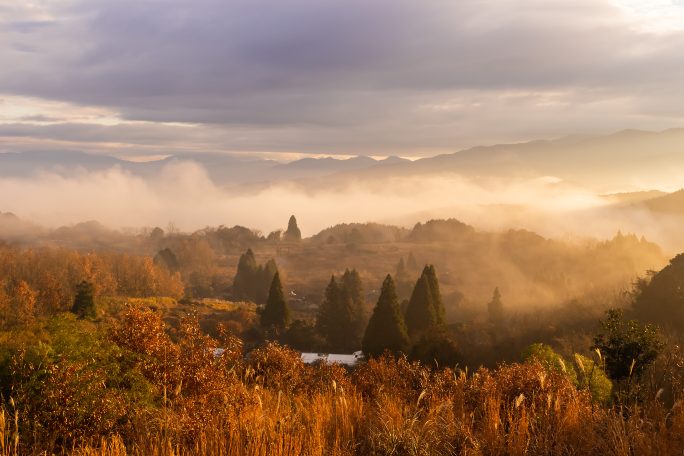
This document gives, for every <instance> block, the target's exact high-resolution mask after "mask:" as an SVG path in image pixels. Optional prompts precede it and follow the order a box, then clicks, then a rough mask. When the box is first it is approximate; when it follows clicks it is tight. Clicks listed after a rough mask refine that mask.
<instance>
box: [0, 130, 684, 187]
mask: <svg viewBox="0 0 684 456" xmlns="http://www.w3.org/2000/svg"><path fill="white" fill-rule="evenodd" d="M182 161H193V162H196V163H198V164H200V165H201V166H203V167H204V168H206V170H207V172H208V173H209V175H210V177H211V179H212V180H213V181H214V182H215V183H216V184H217V185H220V186H225V187H231V186H239V185H243V184H248V183H268V182H273V181H284V180H285V181H286V180H297V181H302V180H306V179H319V178H321V177H326V179H325V182H328V183H336V182H343V181H345V180H347V179H350V178H353V179H371V180H375V179H378V178H384V177H396V176H412V175H425V174H444V173H452V174H460V175H463V176H465V177H469V178H477V177H507V178H508V177H523V178H530V177H532V178H533V177H541V176H554V177H557V178H559V179H562V180H564V181H567V182H571V183H575V184H578V185H583V186H586V187H588V188H591V189H592V190H595V191H597V192H599V193H604V192H610V191H614V190H615V189H619V188H634V187H642V188H644V187H654V186H655V185H648V184H652V183H653V182H655V183H657V182H673V181H677V180H678V179H681V176H684V129H672V130H666V131H663V132H659V133H654V132H646V131H638V130H625V131H621V132H619V133H615V134H612V135H608V136H598V137H567V138H562V139H558V140H544V141H532V142H527V143H521V144H501V145H494V146H486V147H483V146H481V147H474V148H471V149H466V150H463V151H459V152H454V153H451V154H444V155H439V156H436V157H430V158H424V159H420V160H416V161H410V160H406V159H403V158H399V157H389V158H387V159H385V160H376V159H373V158H370V157H364V156H359V157H354V158H349V159H337V158H331V157H327V158H303V159H301V160H296V161H292V162H289V163H282V162H278V161H275V160H267V159H260V158H246V157H243V156H235V155H222V154H211V153H197V154H185V155H176V156H171V157H168V158H165V159H163V160H157V161H151V162H144V163H138V162H131V161H126V160H121V159H118V158H114V157H108V156H101V155H90V154H87V153H83V152H75V151H62V150H52V151H36V152H22V153H4V154H0V177H18V176H29V175H34V174H36V173H38V172H40V171H52V172H58V173H70V172H74V170H79V169H81V170H88V171H98V170H105V169H108V168H111V167H114V166H118V167H120V168H121V169H124V170H127V171H129V172H131V173H133V174H135V175H141V176H149V175H153V174H155V173H158V172H160V171H161V169H162V168H163V167H164V166H166V165H168V164H171V163H177V162H182ZM328 176H329V177H330V179H327V177H328Z"/></svg>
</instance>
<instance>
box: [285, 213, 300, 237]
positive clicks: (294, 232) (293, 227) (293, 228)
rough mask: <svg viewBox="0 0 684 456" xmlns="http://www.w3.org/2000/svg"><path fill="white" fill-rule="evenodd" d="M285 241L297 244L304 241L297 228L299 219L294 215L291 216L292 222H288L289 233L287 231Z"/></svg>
mask: <svg viewBox="0 0 684 456" xmlns="http://www.w3.org/2000/svg"><path fill="white" fill-rule="evenodd" d="M283 239H284V240H285V241H289V242H297V241H301V240H302V232H301V231H300V230H299V227H298V226H297V219H296V218H295V216H294V215H292V216H290V220H289V221H288V222H287V231H285V234H284V235H283Z"/></svg>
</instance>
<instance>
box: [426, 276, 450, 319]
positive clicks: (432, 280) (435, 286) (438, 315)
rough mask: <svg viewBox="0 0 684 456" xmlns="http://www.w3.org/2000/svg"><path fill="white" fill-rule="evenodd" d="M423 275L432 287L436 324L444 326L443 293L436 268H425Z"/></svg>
mask: <svg viewBox="0 0 684 456" xmlns="http://www.w3.org/2000/svg"><path fill="white" fill-rule="evenodd" d="M423 275H425V276H426V278H427V281H428V284H429V285H430V293H431V295H432V305H433V306H434V308H435V319H436V324H439V325H441V324H444V315H445V313H446V312H445V310H444V303H443V302H442V292H441V291H440V290H439V280H437V272H436V271H435V266H434V265H432V264H431V265H430V266H425V269H423Z"/></svg>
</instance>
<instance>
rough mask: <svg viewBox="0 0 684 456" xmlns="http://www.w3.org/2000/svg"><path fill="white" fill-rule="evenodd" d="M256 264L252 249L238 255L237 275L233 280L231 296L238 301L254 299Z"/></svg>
mask: <svg viewBox="0 0 684 456" xmlns="http://www.w3.org/2000/svg"><path fill="white" fill-rule="evenodd" d="M257 269H258V268H257V262H256V259H255V258H254V252H252V249H247V251H246V252H245V253H243V254H242V255H240V260H239V261H238V266H237V273H236V274H235V279H233V295H234V296H235V297H236V298H238V299H252V300H253V299H254V296H253V295H252V291H253V289H254V277H255V275H256V273H257Z"/></svg>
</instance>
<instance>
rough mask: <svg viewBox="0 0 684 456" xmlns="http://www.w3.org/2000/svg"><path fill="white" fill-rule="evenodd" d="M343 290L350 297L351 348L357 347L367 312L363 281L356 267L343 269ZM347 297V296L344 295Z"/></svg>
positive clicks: (365, 322)
mask: <svg viewBox="0 0 684 456" xmlns="http://www.w3.org/2000/svg"><path fill="white" fill-rule="evenodd" d="M342 288H343V292H344V293H345V294H346V295H347V296H348V297H349V298H350V299H351V309H352V324H351V333H350V337H351V340H352V341H353V343H352V344H351V346H352V348H355V349H358V347H359V346H360V344H361V338H362V337H363V332H364V330H365V329H366V324H367V323H368V316H367V314H368V312H367V310H366V298H365V297H364V293H363V283H362V282H361V276H360V275H359V273H358V271H357V270H356V269H352V270H351V271H350V270H349V269H347V270H345V271H344V274H343V275H342ZM344 299H347V297H344Z"/></svg>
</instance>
